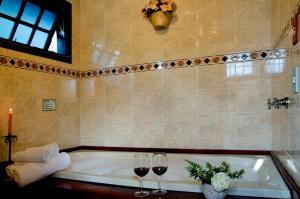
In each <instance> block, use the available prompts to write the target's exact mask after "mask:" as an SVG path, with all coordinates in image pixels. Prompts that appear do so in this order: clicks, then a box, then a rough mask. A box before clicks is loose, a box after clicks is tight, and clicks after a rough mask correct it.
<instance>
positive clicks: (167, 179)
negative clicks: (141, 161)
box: [54, 150, 291, 199]
mask: <svg viewBox="0 0 300 199" xmlns="http://www.w3.org/2000/svg"><path fill="white" fill-rule="evenodd" d="M69 154H70V156H71V161H72V164H71V166H70V168H68V169H67V170H64V171H60V172H57V173H56V174H54V177H57V178H64V179H71V180H79V181H86V182H94V183H103V184H110V185H119V186H129V187H138V186H139V181H138V178H137V176H136V175H135V174H134V171H133V154H134V153H133V152H111V151H85V150H79V151H75V152H70V153H69ZM151 155H152V154H151V153H149V157H151ZM167 156H168V160H169V161H168V170H167V172H166V173H165V174H164V175H163V176H162V178H161V180H162V187H163V188H164V189H167V190H174V191H184V192H202V188H201V184H200V183H199V182H197V181H194V180H193V179H192V178H190V177H189V175H188V173H187V171H186V170H185V166H186V162H185V161H184V159H189V160H193V161H196V162H198V163H200V164H205V163H206V162H207V161H209V162H211V163H213V164H220V163H221V162H222V161H227V162H228V163H229V164H230V165H231V167H232V169H241V168H244V169H245V170H246V173H245V174H244V176H243V178H242V179H239V180H234V181H233V182H232V184H231V187H230V189H229V191H228V194H229V195H240V196H254V197H255V196H256V197H270V198H281V199H282V198H291V196H290V192H289V189H288V188H287V186H286V185H285V183H284V181H283V179H282V178H281V176H280V174H279V173H278V171H277V169H276V167H275V165H274V163H273V162H272V160H271V158H270V157H269V156H263V155H198V154H179V153H168V154H167ZM144 187H145V188H150V189H155V188H157V176H156V175H155V174H154V173H153V172H152V171H151V170H150V172H149V173H148V175H146V176H145V177H144Z"/></svg>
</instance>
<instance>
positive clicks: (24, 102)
mask: <svg viewBox="0 0 300 199" xmlns="http://www.w3.org/2000/svg"><path fill="white" fill-rule="evenodd" d="M72 4H73V21H79V1H77V0H72ZM77 24H78V23H74V25H73V44H72V46H73V48H72V51H73V63H72V64H66V63H62V62H58V61H54V60H50V59H46V58H42V57H38V56H34V55H29V54H25V53H21V52H17V51H12V50H9V49H4V48H0V55H1V56H3V55H4V56H9V57H14V58H18V59H19V58H20V59H23V60H28V61H31V62H37V63H42V64H43V65H44V66H45V64H46V65H51V66H57V67H63V68H69V69H78V66H79V65H78V64H79V42H78V41H79V31H78V29H79V27H78V25H77ZM9 61H10V59H9V60H8V63H9ZM1 62H2V58H1ZM15 62H17V59H15ZM23 63H24V64H25V62H23ZM8 65H9V64H8ZM16 65H17V63H16V64H15V65H14V66H16ZM20 68H21V67H19V68H18V67H9V66H4V65H0V93H1V95H0V136H1V137H2V136H4V135H7V120H8V110H9V108H13V134H14V135H17V136H18V141H17V142H16V143H13V151H16V150H20V149H23V148H25V147H29V146H36V145H41V144H47V143H52V142H57V143H58V144H59V145H60V147H61V148H68V147H72V146H78V145H79V143H80V141H79V121H80V120H79V104H80V103H79V79H76V78H71V77H66V76H62V75H55V74H50V73H43V72H38V70H36V71H31V70H24V69H20ZM42 99H56V100H57V111H53V112H44V111H42ZM7 153H8V149H7V144H5V143H4V139H1V142H0V161H3V160H6V159H7Z"/></svg>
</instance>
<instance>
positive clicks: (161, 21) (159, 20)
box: [149, 11, 172, 30]
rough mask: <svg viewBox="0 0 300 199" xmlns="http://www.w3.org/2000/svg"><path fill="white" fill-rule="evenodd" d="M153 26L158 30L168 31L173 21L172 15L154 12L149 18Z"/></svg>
mask: <svg viewBox="0 0 300 199" xmlns="http://www.w3.org/2000/svg"><path fill="white" fill-rule="evenodd" d="M149 19H150V22H151V24H152V25H153V27H154V28H155V29H156V30H164V29H167V28H168V26H169V24H170V21H171V19H172V14H171V13H165V12H162V11H157V12H154V13H152V14H151V15H150V17H149Z"/></svg>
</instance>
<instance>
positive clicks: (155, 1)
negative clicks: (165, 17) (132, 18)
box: [142, 0, 176, 17]
mask: <svg viewBox="0 0 300 199" xmlns="http://www.w3.org/2000/svg"><path fill="white" fill-rule="evenodd" d="M175 8H176V5H175V3H174V1H173V0H151V1H150V2H149V3H148V4H146V5H145V7H144V8H143V10H142V12H143V13H144V14H145V16H146V17H149V16H150V15H151V14H152V13H154V12H157V11H163V12H165V13H172V12H173V11H174V10H175Z"/></svg>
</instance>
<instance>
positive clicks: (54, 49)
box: [48, 31, 57, 53]
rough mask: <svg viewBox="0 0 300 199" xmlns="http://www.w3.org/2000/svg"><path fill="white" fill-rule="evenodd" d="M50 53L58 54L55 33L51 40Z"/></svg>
mask: <svg viewBox="0 0 300 199" xmlns="http://www.w3.org/2000/svg"><path fill="white" fill-rule="evenodd" d="M48 51H50V52H55V53H57V33H56V31H55V32H54V35H53V37H52V40H51V44H50V46H49V49H48Z"/></svg>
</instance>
